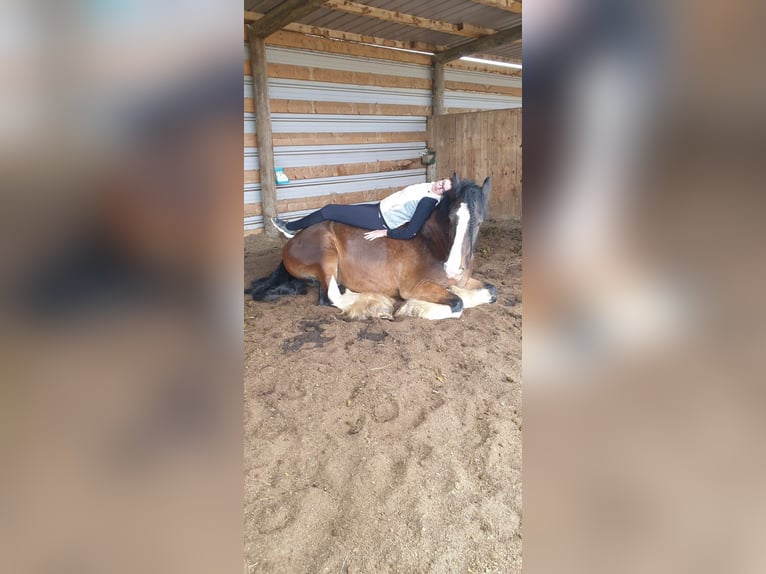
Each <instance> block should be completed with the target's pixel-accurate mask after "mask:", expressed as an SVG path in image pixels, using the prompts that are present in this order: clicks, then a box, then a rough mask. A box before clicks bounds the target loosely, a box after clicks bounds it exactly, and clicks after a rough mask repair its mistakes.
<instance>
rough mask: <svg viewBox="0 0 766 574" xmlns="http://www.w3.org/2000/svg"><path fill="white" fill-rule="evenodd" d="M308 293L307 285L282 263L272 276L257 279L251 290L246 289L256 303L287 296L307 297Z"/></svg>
mask: <svg viewBox="0 0 766 574" xmlns="http://www.w3.org/2000/svg"><path fill="white" fill-rule="evenodd" d="M306 291H307V289H306V284H305V283H304V282H303V281H301V280H300V279H296V278H295V277H293V276H292V275H290V274H289V273H288V272H287V269H285V264H284V263H283V262H281V261H280V262H279V267H277V268H276V269H275V270H274V271H272V273H271V275H269V276H268V277H262V278H261V279H256V280H255V281H253V282H252V284H251V285H250V288H249V289H245V293H247V294H250V295H252V297H253V299H254V300H255V301H273V300H275V299H279V298H280V297H283V296H285V295H305V294H306Z"/></svg>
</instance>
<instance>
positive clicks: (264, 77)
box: [247, 25, 279, 237]
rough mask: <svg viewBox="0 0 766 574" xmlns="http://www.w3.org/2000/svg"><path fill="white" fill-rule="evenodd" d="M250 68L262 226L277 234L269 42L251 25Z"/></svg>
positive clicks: (267, 230)
mask: <svg viewBox="0 0 766 574" xmlns="http://www.w3.org/2000/svg"><path fill="white" fill-rule="evenodd" d="M247 28H248V43H249V44H250V69H251V73H252V76H253V101H254V102H255V125H256V128H255V142H256V145H257V146H258V163H259V165H260V170H259V171H260V176H261V208H262V211H263V229H264V232H265V233H266V235H267V236H269V237H278V236H279V231H277V229H276V228H275V227H274V226H273V225H271V223H269V218H270V217H276V216H277V186H276V175H275V174H274V143H273V139H272V135H271V108H270V106H269V87H268V70H267V68H266V41H265V40H264V39H263V38H258V37H257V36H256V35H255V34H254V33H253V30H252V28H251V26H250V25H248V27H247Z"/></svg>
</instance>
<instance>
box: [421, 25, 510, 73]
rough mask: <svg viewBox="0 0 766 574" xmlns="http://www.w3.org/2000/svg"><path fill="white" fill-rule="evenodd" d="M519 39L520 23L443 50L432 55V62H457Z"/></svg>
mask: <svg viewBox="0 0 766 574" xmlns="http://www.w3.org/2000/svg"><path fill="white" fill-rule="evenodd" d="M519 38H521V23H518V24H516V25H515V26H513V27H512V28H508V29H507V30H503V31H502V32H497V33H496V34H493V35H491V36H483V37H481V38H477V39H476V40H472V41H470V42H464V43H462V44H458V45H457V46H455V47H453V48H449V49H447V50H444V51H443V52H437V53H436V54H434V56H433V59H434V62H444V63H446V62H449V61H451V60H457V59H458V58H461V57H463V56H469V55H471V54H475V53H477V52H483V51H484V50H491V49H492V48H496V47H498V46H503V45H505V44H510V43H511V42H515V41H516V40H518V39H519Z"/></svg>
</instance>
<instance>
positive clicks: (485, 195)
mask: <svg viewBox="0 0 766 574" xmlns="http://www.w3.org/2000/svg"><path fill="white" fill-rule="evenodd" d="M489 192H490V185H489V176H488V177H487V179H485V180H484V183H483V184H481V199H482V202H483V203H484V212H485V213H486V211H487V204H488V203H489Z"/></svg>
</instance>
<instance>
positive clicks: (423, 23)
mask: <svg viewBox="0 0 766 574" xmlns="http://www.w3.org/2000/svg"><path fill="white" fill-rule="evenodd" d="M324 6H325V8H330V9H332V10H335V11H337V12H347V13H348V14H356V15H357V16H369V17H370V18H377V19H378V20H384V21H386V22H395V23H396V24H406V25H407V26H414V27H416V28H425V29H427V30H433V31H434V32H444V33H446V34H454V35H456V36H465V37H467V38H476V37H477V36H482V35H489V34H494V33H495V30H493V29H492V28H483V27H481V26H474V25H472V24H466V23H463V24H452V23H450V22H441V21H439V20H431V19H430V18H421V17H419V16H414V15H412V14H404V13H402V12H393V11H391V10H384V9H382V8H375V7H374V6H367V5H366V4H359V3H357V2H350V1H349V0H328V1H327V2H325V4H324Z"/></svg>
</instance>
